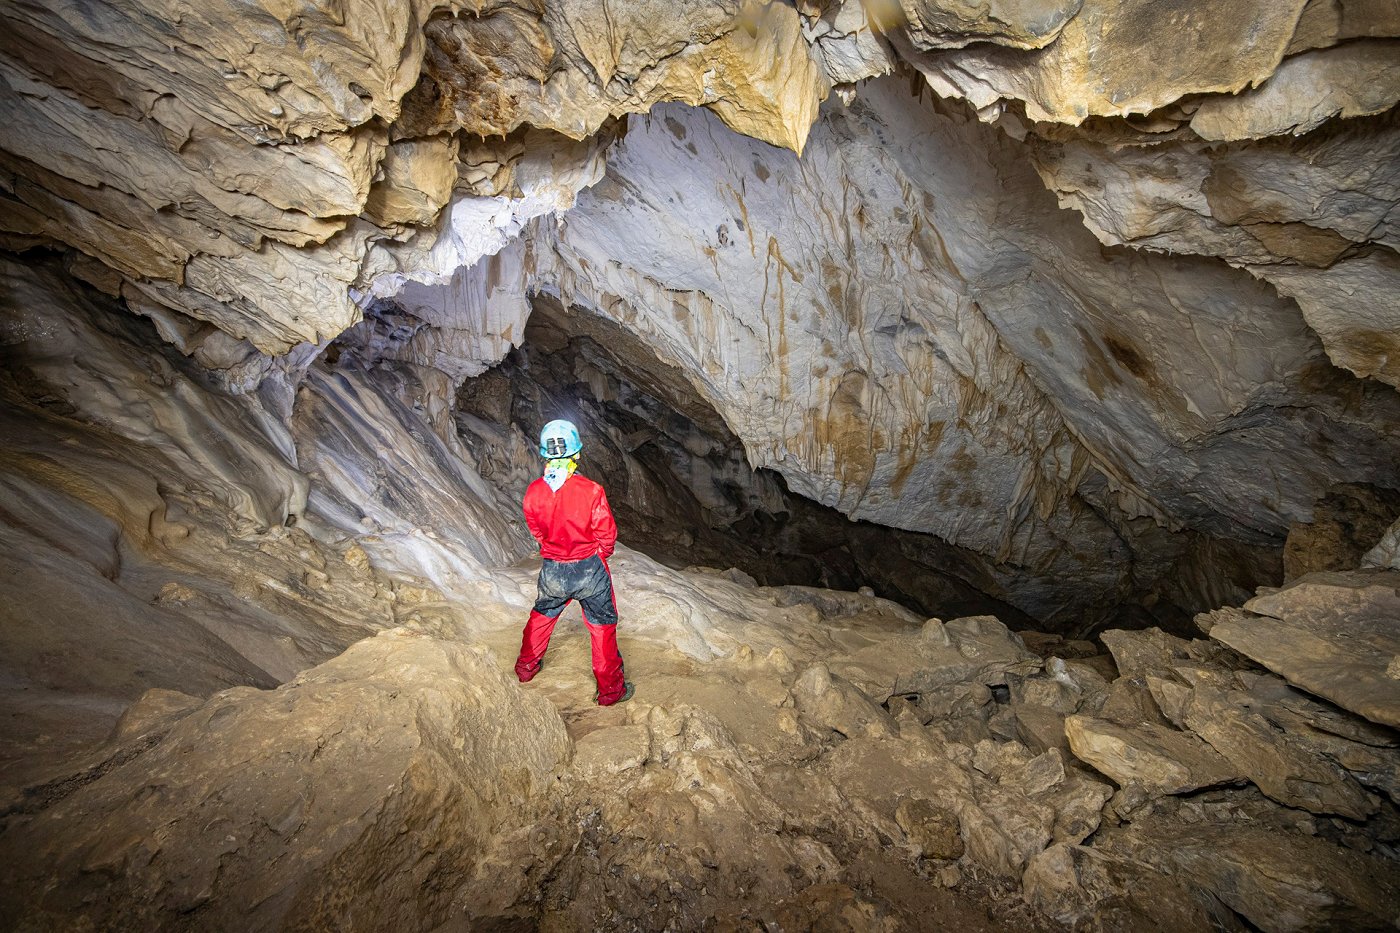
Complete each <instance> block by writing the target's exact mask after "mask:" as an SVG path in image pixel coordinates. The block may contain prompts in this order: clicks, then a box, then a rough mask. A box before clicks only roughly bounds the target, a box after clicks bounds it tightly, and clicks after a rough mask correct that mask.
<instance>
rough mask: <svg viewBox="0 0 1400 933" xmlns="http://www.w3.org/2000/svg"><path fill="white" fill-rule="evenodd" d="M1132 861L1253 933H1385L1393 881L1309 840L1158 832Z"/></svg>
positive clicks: (1141, 839) (1199, 830)
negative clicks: (1348, 932) (1359, 932)
mask: <svg viewBox="0 0 1400 933" xmlns="http://www.w3.org/2000/svg"><path fill="white" fill-rule="evenodd" d="M1134 843H1135V844H1134V850H1135V851H1136V852H1138V853H1139V857H1140V858H1142V859H1143V860H1144V861H1147V862H1149V863H1151V864H1153V865H1156V866H1158V867H1160V868H1165V869H1167V870H1168V871H1169V872H1170V873H1171V874H1174V875H1176V876H1178V877H1180V878H1181V879H1183V880H1189V883H1190V884H1191V885H1192V886H1199V887H1202V888H1204V889H1205V890H1207V891H1209V892H1210V893H1211V894H1212V895H1214V896H1215V897H1216V898H1218V899H1219V900H1220V901H1221V902H1222V903H1224V904H1225V905H1226V906H1228V907H1229V908H1230V909H1231V910H1233V911H1235V912H1237V913H1238V914H1239V915H1240V916H1242V917H1244V918H1245V920H1247V921H1248V922H1249V923H1250V924H1252V925H1253V926H1255V927H1258V928H1259V929H1268V930H1308V929H1332V928H1338V927H1345V928H1348V929H1368V930H1369V929H1374V930H1381V929H1388V928H1390V927H1391V926H1392V925H1393V924H1394V922H1395V916H1394V913H1395V911H1394V906H1395V903H1396V900H1395V899H1396V896H1397V893H1400V873H1398V872H1397V871H1396V868H1395V865H1394V863H1393V862H1390V861H1389V860H1387V859H1384V858H1380V857H1376V856H1366V855H1362V854H1361V853H1358V852H1351V851H1348V850H1346V849H1343V848H1340V847H1338V846H1336V845H1334V844H1332V843H1330V842H1327V841H1325V840H1323V839H1318V838H1315V837H1310V836H1305V835H1297V834H1285V833H1281V832H1276V831H1272V830H1270V829H1268V828H1265V827H1253V826H1241V825H1206V826H1199V825H1198V826H1171V825H1161V826H1158V827H1155V828H1153V829H1151V830H1149V831H1146V832H1144V833H1142V834H1141V835H1140V836H1137V837H1136V838H1135V840H1134Z"/></svg>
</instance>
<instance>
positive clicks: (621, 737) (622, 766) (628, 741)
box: [569, 725, 651, 781]
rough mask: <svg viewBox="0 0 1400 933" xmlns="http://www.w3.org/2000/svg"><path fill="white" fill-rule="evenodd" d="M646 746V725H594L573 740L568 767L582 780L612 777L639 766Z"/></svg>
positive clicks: (647, 750)
mask: <svg viewBox="0 0 1400 933" xmlns="http://www.w3.org/2000/svg"><path fill="white" fill-rule="evenodd" d="M650 748H651V735H650V732H649V731H648V730H647V728H646V726H640V725H638V726H614V727H612V728H605V729H597V730H595V731H593V732H590V733H588V734H587V735H585V736H583V737H581V738H580V739H579V740H578V741H577V742H575V743H574V757H573V761H572V762H571V763H570V766H569V771H570V773H572V774H574V775H577V776H578V777H579V778H580V779H581V780H584V781H609V780H615V779H616V778H617V776H618V775H619V774H621V773H622V772H624V771H628V770H630V769H633V768H638V767H641V766H642V765H643V764H644V763H645V762H646V760H647V755H648V753H649V751H650Z"/></svg>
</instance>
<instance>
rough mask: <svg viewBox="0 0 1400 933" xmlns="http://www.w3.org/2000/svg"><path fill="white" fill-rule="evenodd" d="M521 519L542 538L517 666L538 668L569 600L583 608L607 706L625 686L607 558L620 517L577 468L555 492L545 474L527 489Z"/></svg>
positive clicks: (601, 699) (526, 674)
mask: <svg viewBox="0 0 1400 933" xmlns="http://www.w3.org/2000/svg"><path fill="white" fill-rule="evenodd" d="M525 523H526V524H527V525H529V526H530V533H531V534H532V535H534V536H535V540H536V541H538V542H539V543H540V556H541V557H543V558H544V566H542V567H541V568H540V579H539V595H538V597H537V598H536V600H535V607H534V609H533V610H532V611H531V613H530V618H529V621H527V622H526V623H525V633H524V635H523V636H522V638H521V642H520V657H519V658H518V659H517V660H516V662H515V673H516V676H517V677H519V678H520V681H521V683H524V682H525V681H528V680H530V679H531V678H533V677H534V676H535V674H536V672H538V671H539V669H540V664H541V661H542V660H543V658H544V653H545V650H546V649H547V648H548V647H549V636H550V635H552V634H553V633H554V623H555V622H557V621H559V614H560V613H561V612H563V611H564V607H565V606H567V605H568V604H569V602H570V601H571V600H574V599H577V600H578V601H579V603H580V604H581V606H582V608H583V622H584V625H586V626H587V628H588V635H589V638H590V640H591V641H592V645H593V676H594V678H596V679H597V681H598V703H599V705H600V706H611V705H612V704H613V703H616V702H617V700H618V699H619V698H620V697H621V696H622V694H623V691H624V690H625V689H626V686H625V682H624V679H623V674H622V654H621V652H619V651H618V649H617V601H616V600H615V599H614V597H613V586H612V572H611V571H609V570H608V558H609V557H611V556H612V552H613V549H614V548H615V547H616V546H617V523H616V522H615V521H613V515H612V509H610V508H608V497H607V495H606V494H605V493H604V492H603V487H602V486H599V485H598V484H597V483H595V482H593V481H592V480H591V479H588V478H587V477H584V476H580V475H578V474H577V473H575V474H573V475H572V476H570V477H569V478H568V479H567V480H565V481H564V485H562V486H560V487H559V491H558V492H555V491H554V490H552V489H550V488H549V484H548V483H546V482H545V481H544V479H543V478H540V479H537V480H535V481H534V482H533V483H531V484H530V488H529V489H527V490H526V491H525Z"/></svg>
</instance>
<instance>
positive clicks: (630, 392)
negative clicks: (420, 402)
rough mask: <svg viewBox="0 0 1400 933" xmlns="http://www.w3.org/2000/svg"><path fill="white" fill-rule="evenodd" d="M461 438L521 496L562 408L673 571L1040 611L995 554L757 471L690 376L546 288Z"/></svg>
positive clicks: (641, 533) (966, 607)
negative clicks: (539, 443) (1004, 590)
mask: <svg viewBox="0 0 1400 933" xmlns="http://www.w3.org/2000/svg"><path fill="white" fill-rule="evenodd" d="M456 418H457V425H458V429H459V433H460V434H461V436H462V437H463V439H464V441H465V442H466V444H467V446H468V447H469V448H470V449H471V450H472V451H473V453H474V455H475V456H476V457H477V458H478V462H479V466H480V469H481V472H482V474H483V475H484V476H486V477H487V478H488V479H490V480H492V481H493V482H495V483H497V484H498V485H499V486H500V487H501V488H503V489H504V490H505V491H506V492H507V493H508V494H510V495H512V496H514V497H516V498H518V497H519V496H520V495H521V494H522V493H523V491H524V488H525V486H526V485H527V484H528V482H529V481H530V480H531V479H533V478H534V476H536V475H538V474H537V471H538V467H539V460H538V458H537V457H536V456H535V452H534V445H533V439H534V437H535V435H536V433H537V432H538V430H539V428H540V426H541V425H543V424H544V423H546V422H547V421H549V420H551V419H553V418H568V419H570V420H573V421H575V423H576V424H578V426H579V428H580V430H581V432H582V433H583V434H584V438H585V440H584V451H583V456H582V458H581V461H580V470H581V472H583V473H585V474H586V475H590V476H592V477H593V478H594V479H597V480H598V481H599V482H601V483H602V484H603V486H604V488H606V489H607V491H608V499H609V502H610V503H611V505H612V508H613V512H614V514H615V515H616V517H617V521H618V525H619V530H620V532H621V535H620V536H621V540H622V542H623V543H624V544H626V545H628V546H629V547H632V548H634V549H636V550H638V551H641V552H643V553H645V554H647V555H648V556H650V557H651V558H653V559H655V560H657V561H659V562H660V563H663V564H665V565H667V566H670V567H674V568H685V567H691V566H702V567H709V568H714V569H719V570H727V569H729V568H734V569H737V570H739V571H741V572H742V573H744V574H747V575H749V576H750V577H752V578H753V579H754V580H755V581H757V582H758V583H759V584H760V585H764V586H781V585H803V586H820V587H828V588H831V589H838V590H851V591H854V590H859V589H861V588H868V589H869V590H871V591H873V592H874V593H875V594H876V595H878V596H881V597H884V598H886V599H890V600H893V601H895V602H898V603H901V604H903V605H905V606H907V607H909V608H911V609H913V610H915V611H917V612H921V613H923V614H924V615H927V616H935V615H936V616H940V617H944V618H953V617H956V616H963V615H977V614H992V615H996V616H998V617H999V618H1001V619H1003V620H1004V621H1006V622H1007V623H1008V624H1010V625H1011V626H1012V627H1013V628H1025V627H1035V626H1036V625H1037V620H1036V619H1034V618H1033V617H1031V616H1029V615H1027V614H1026V613H1025V612H1023V611H1021V610H1020V609H1017V608H1016V607H1014V606H1012V605H1010V604H1009V603H1007V602H1006V601H1004V600H1001V599H997V598H995V597H993V596H991V595H989V594H988V593H987V592H984V591H983V590H982V589H979V588H978V586H977V585H976V581H978V580H979V578H985V577H986V569H985V559H984V558H982V557H980V556H979V555H976V554H973V553H971V552H967V551H965V550H963V549H961V548H957V547H954V546H952V545H949V544H948V543H946V542H944V541H942V540H941V539H939V538H937V537H936V536H933V535H927V534H917V533H913V532H908V531H902V530H898V529H894V528H888V527H884V526H881V525H877V524H873V523H870V522H863V521H853V520H851V519H849V518H847V517H846V516H845V515H843V514H842V513H840V512H838V511H837V510H836V509H833V508H830V507H828V506H825V505H822V504H820V503H817V502H814V501H812V500H810V499H807V498H805V497H803V496H800V495H797V494H795V493H792V492H791V491H789V489H788V488H787V485H786V483H785V482H784V480H783V478H782V476H781V475H779V474H778V473H776V472H774V471H772V470H767V469H759V470H755V469H753V468H752V467H751V466H750V465H749V463H748V461H747V460H746V458H745V455H744V450H743V444H742V443H741V441H740V440H739V438H738V437H736V436H735V435H734V433H733V432H732V431H731V430H730V429H729V427H728V425H726V424H725V422H724V420H723V418H722V417H721V416H720V415H719V414H718V413H717V412H716V411H715V410H714V408H713V407H711V406H710V405H709V404H708V403H707V402H706V401H705V400H704V399H703V398H701V396H700V394H699V393H698V392H697V391H696V390H695V388H694V387H693V386H691V384H690V383H689V382H687V381H686V380H685V379H684V378H683V377H682V376H681V375H680V374H679V372H677V371H676V370H675V369H674V368H672V367H669V366H668V365H667V364H665V363H664V362H663V361H661V360H660V359H658V358H657V357H656V355H655V353H654V352H653V351H652V350H650V349H649V348H648V347H647V346H646V345H645V344H644V343H643V342H642V341H641V340H640V339H639V338H637V337H636V336H634V335H632V334H630V333H628V332H627V331H626V330H625V329H623V328H622V327H620V326H618V325H616V324H614V323H612V322H609V321H607V320H605V319H603V318H600V317H598V316H596V315H593V314H590V313H588V312H586V311H582V310H577V309H567V310H566V309H565V308H564V307H562V306H561V305H560V304H559V303H558V302H557V301H554V300H553V299H550V298H543V297H541V298H537V299H536V301H535V308H534V312H533V314H532V315H531V317H530V320H529V323H528V324H527V326H526V329H525V334H524V340H523V341H522V343H521V345H520V346H519V347H518V348H516V349H515V350H513V351H511V353H510V354H508V355H507V357H506V358H505V359H504V360H503V361H502V362H501V363H500V364H499V365H497V366H496V367H494V368H493V369H491V370H489V371H488V372H486V373H484V374H482V375H481V376H478V377H476V378H474V379H468V380H467V381H466V382H465V383H463V385H462V387H461V388H460V390H459V391H458V395H457V400H456Z"/></svg>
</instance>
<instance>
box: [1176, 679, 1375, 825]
mask: <svg viewBox="0 0 1400 933" xmlns="http://www.w3.org/2000/svg"><path fill="white" fill-rule="evenodd" d="M1182 673H1183V674H1185V673H1186V672H1185V671H1183V672H1182ZM1191 679H1192V687H1193V690H1192V693H1191V697H1190V700H1189V701H1188V703H1187V704H1186V706H1185V710H1184V718H1183V722H1184V724H1185V726H1186V727H1187V728H1188V729H1190V730H1191V731H1192V732H1194V733H1195V734H1196V735H1198V736H1200V737H1201V738H1203V739H1205V740H1206V741H1207V742H1209V743H1210V744H1211V746H1212V747H1213V748H1214V749H1215V750H1216V751H1217V752H1219V753H1220V755H1221V756H1223V757H1224V758H1225V759H1227V760H1228V761H1229V762H1230V763H1231V765H1233V766H1234V767H1235V768H1237V769H1238V770H1239V772H1240V773H1242V774H1243V775H1244V776H1246V777H1248V778H1249V780H1251V781H1253V782H1254V783H1255V784H1256V785H1258V787H1259V789H1260V790H1262V791H1263V792H1264V793H1265V794H1267V795H1268V796H1269V797H1271V798H1272V799H1274V800H1277V801H1278V802H1279V803H1282V804H1284V805H1286V806H1291V807H1301V808H1303V809H1305V810H1308V811H1310V812H1312V813H1337V814H1340V815H1342V816H1346V817H1348V818H1350V819H1354V820H1364V819H1366V817H1368V816H1370V815H1371V814H1373V813H1375V812H1376V809H1377V801H1376V800H1375V798H1373V797H1371V796H1370V795H1368V794H1367V793H1366V792H1365V791H1364V790H1362V788H1361V787H1360V785H1358V784H1357V783H1356V781H1355V779H1354V778H1352V777H1351V776H1350V775H1349V774H1347V772H1346V771H1344V770H1342V769H1341V768H1340V767H1338V766H1337V765H1336V764H1334V763H1333V762H1332V761H1331V760H1329V759H1327V758H1325V757H1323V756H1321V755H1318V754H1316V753H1315V752H1312V751H1310V750H1309V749H1308V748H1307V747H1305V746H1304V745H1303V744H1301V743H1298V742H1294V741H1292V740H1291V739H1290V738H1289V737H1288V735H1287V734H1286V733H1281V732H1279V731H1278V730H1276V729H1274V728H1273V727H1272V726H1270V725H1269V723H1268V721H1267V720H1266V719H1265V718H1264V717H1263V716H1261V715H1259V714H1258V713H1256V712H1254V711H1253V710H1252V709H1250V708H1249V707H1248V706H1247V705H1244V704H1238V703H1235V702H1233V699H1232V695H1231V693H1230V692H1227V691H1224V690H1220V689H1218V688H1216V687H1214V686H1211V685H1210V684H1209V683H1207V682H1206V680H1204V679H1197V678H1191Z"/></svg>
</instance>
